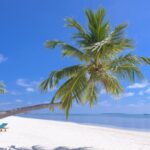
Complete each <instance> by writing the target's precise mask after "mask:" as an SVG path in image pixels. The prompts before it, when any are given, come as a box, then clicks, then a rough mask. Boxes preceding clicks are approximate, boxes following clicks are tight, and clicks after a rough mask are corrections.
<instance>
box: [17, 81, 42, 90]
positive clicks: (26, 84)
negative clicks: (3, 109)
mask: <svg viewBox="0 0 150 150" xmlns="http://www.w3.org/2000/svg"><path fill="white" fill-rule="evenodd" d="M16 84H17V85H18V86H21V87H23V88H25V90H26V91H27V92H35V91H36V90H37V88H38V85H39V84H40V82H39V81H32V82H29V81H27V80H25V79H22V78H20V79H18V80H17V81H16Z"/></svg>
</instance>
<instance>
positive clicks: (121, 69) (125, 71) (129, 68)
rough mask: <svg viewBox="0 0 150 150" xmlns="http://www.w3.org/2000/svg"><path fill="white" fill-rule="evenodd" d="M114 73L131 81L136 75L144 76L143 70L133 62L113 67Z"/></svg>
mask: <svg viewBox="0 0 150 150" xmlns="http://www.w3.org/2000/svg"><path fill="white" fill-rule="evenodd" d="M111 70H112V72H113V74H116V75H117V76H118V77H121V78H123V79H129V80H130V81H132V82H134V81H135V77H138V78H140V79H141V78H143V74H142V72H141V71H140V70H139V68H138V67H137V66H135V65H134V64H132V63H128V64H122V65H118V66H117V65H116V66H114V67H112V68H111Z"/></svg>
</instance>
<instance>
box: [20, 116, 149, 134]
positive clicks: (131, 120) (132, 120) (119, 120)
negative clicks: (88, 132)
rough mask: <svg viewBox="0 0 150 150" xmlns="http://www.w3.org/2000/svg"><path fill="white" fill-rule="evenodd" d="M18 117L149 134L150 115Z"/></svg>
mask: <svg viewBox="0 0 150 150" xmlns="http://www.w3.org/2000/svg"><path fill="white" fill-rule="evenodd" d="M20 116H22V117H28V118H36V119H46V120H54V121H63V122H74V123H79V124H84V125H85V124H86V125H92V126H101V127H111V128H119V129H125V130H136V131H146V132H150V114H119V113H106V114H70V115H69V118H68V119H66V116H65V115H64V114H49V113H48V114H47V113H41V114H39V113H38V114H36V113H27V114H23V115H20Z"/></svg>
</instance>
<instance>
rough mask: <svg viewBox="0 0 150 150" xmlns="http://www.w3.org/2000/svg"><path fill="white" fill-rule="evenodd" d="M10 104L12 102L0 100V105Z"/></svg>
mask: <svg viewBox="0 0 150 150" xmlns="http://www.w3.org/2000/svg"><path fill="white" fill-rule="evenodd" d="M10 104H12V103H10V102H1V103H0V105H1V106H2V105H10Z"/></svg>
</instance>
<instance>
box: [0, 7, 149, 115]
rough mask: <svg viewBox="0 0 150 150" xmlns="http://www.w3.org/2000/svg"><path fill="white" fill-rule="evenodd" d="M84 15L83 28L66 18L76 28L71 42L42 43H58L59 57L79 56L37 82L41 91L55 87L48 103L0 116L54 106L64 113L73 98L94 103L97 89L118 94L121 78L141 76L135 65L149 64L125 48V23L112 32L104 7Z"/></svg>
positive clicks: (127, 44) (49, 45)
mask: <svg viewBox="0 0 150 150" xmlns="http://www.w3.org/2000/svg"><path fill="white" fill-rule="evenodd" d="M86 17H87V19H88V27H87V28H84V27H83V26H81V25H80V24H79V23H78V22H77V21H76V20H74V19H72V18H68V19H66V22H67V26H68V27H71V28H75V29H76V31H77V32H76V33H75V34H73V39H74V41H75V42H76V44H75V45H70V44H68V43H66V42H64V41H59V40H52V41H48V42H47V43H46V46H47V48H55V47H56V46H59V47H60V48H61V49H62V54H63V56H70V57H75V58H77V59H79V63H78V64H77V65H74V66H69V67H66V68H63V69H60V70H57V71H53V72H51V73H50V75H49V76H48V78H47V79H46V80H44V81H43V82H42V83H41V85H40V88H41V89H42V90H43V91H48V90H49V88H54V87H55V86H59V88H58V90H57V91H56V93H55V95H54V97H53V98H52V100H51V102H50V103H47V104H39V105H35V106H27V107H22V108H18V109H14V110H10V111H6V112H4V113H3V114H2V115H0V118H4V117H7V116H10V115H15V114H19V113H24V112H28V111H33V110H37V109H44V108H52V109H54V108H55V107H57V106H60V107H61V108H62V109H63V110H65V111H66V115H67V116H68V114H69V110H70V108H71V106H72V104H73V101H76V102H77V103H79V104H81V103H88V104H90V105H91V106H92V105H93V104H95V103H96V102H97V100H98V94H99V93H100V90H101V89H105V90H106V92H107V93H108V94H111V95H114V96H119V94H120V93H122V92H123V87H122V85H121V81H122V79H123V80H129V81H132V82H134V81H135V79H137V78H139V79H141V78H143V75H142V72H141V70H140V68H139V65H141V64H148V65H150V58H145V57H140V56H136V55H135V54H133V53H131V52H130V51H129V50H131V49H133V48H134V46H133V42H132V40H131V39H129V38H127V37H126V36H125V34H124V30H125V28H126V27H127V24H121V25H119V26H117V27H116V28H115V29H114V30H113V31H112V30H111V28H110V24H109V22H108V21H106V20H105V10H104V9H99V10H98V11H96V12H93V11H92V10H90V9H87V10H86ZM126 50H127V51H126ZM60 81H62V82H61V83H62V84H61V85H60Z"/></svg>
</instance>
